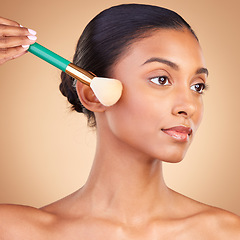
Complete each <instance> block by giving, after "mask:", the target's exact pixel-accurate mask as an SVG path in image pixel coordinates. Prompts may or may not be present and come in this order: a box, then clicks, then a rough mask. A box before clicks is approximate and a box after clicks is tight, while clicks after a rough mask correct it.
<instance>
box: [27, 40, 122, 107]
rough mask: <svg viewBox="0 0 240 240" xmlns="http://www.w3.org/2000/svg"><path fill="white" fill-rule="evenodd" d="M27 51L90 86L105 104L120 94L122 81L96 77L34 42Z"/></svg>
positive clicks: (112, 101)
mask: <svg viewBox="0 0 240 240" xmlns="http://www.w3.org/2000/svg"><path fill="white" fill-rule="evenodd" d="M28 51H29V52H31V53H33V54H34V55H36V56H37V57H39V58H41V59H43V60H44V61H46V62H48V63H50V64H52V65H53V66H55V67H57V68H59V69H60V70H62V71H64V72H65V73H67V74H68V75H70V76H71V77H73V78H74V79H76V80H79V81H80V82H82V83H84V84H86V85H88V86H90V88H91V89H92V90H93V92H94V94H95V96H96V97H97V98H98V100H99V101H100V102H101V103H102V104H103V105H105V106H112V105H114V104H115V103H116V102H117V101H118V100H119V98H120V97H121V95H122V83H121V82H120V81H119V80H116V79H112V78H103V77H97V76H95V75H94V74H93V73H91V72H89V71H86V70H84V69H82V68H80V67H78V66H76V65H75V64H73V63H71V62H70V61H68V60H66V59H65V58H63V57H61V56H59V55H57V54H56V53H54V52H52V51H50V50H49V49H47V48H45V47H43V46H42V45H40V44H38V43H36V42H35V43H34V44H32V45H30V47H29V49H28Z"/></svg>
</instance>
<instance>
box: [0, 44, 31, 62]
mask: <svg viewBox="0 0 240 240" xmlns="http://www.w3.org/2000/svg"><path fill="white" fill-rule="evenodd" d="M25 53H27V51H26V49H24V48H23V47H21V46H19V47H14V48H8V49H0V64H3V63H5V62H7V61H9V60H12V59H15V58H17V57H20V56H22V55H23V54H25Z"/></svg>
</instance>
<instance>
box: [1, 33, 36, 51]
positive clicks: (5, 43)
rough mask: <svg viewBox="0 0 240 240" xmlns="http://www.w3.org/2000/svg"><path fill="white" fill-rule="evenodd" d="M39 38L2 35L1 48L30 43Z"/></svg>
mask: <svg viewBox="0 0 240 240" xmlns="http://www.w3.org/2000/svg"><path fill="white" fill-rule="evenodd" d="M36 40H37V37H36V36H26V37H0V49H4V48H11V47H17V46H20V45H30V44H33V43H34V42H35V41H36Z"/></svg>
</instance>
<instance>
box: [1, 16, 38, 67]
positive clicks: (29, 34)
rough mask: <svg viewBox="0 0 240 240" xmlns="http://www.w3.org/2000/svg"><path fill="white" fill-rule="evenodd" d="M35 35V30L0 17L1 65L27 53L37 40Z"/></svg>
mask: <svg viewBox="0 0 240 240" xmlns="http://www.w3.org/2000/svg"><path fill="white" fill-rule="evenodd" d="M35 35H36V32H35V31H34V30H32V29H28V28H25V27H22V26H21V25H20V24H18V23H17V22H15V21H12V20H9V19H6V18H3V17H0V65H1V64H3V63H5V62H7V61H8V60H12V59H15V58H17V57H20V56H22V55H23V54H25V53H26V52H27V49H28V47H29V45H30V44H33V43H34V42H35V41H36V39H37V37H36V36H35Z"/></svg>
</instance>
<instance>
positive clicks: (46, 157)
mask: <svg viewBox="0 0 240 240" xmlns="http://www.w3.org/2000/svg"><path fill="white" fill-rule="evenodd" d="M135 2H137V3H148V4H155V5H159V6H165V7H168V8H170V9H173V10H175V11H177V12H178V13H180V14H181V15H182V16H183V17H184V18H185V19H186V20H187V21H188V22H189V23H190V24H191V25H192V27H193V29H194V30H195V31H196V32H197V35H198V37H199V38H200V42H201V45H202V48H203V50H204V53H205V58H206V61H207V65H208V68H209V70H210V77H209V85H210V89H209V91H208V92H207V93H206V94H205V96H204V102H205V116H204V120H203V123H202V126H201V127H200V129H199V132H198V135H197V136H196V138H195V142H194V143H193V145H192V146H191V148H190V150H189V152H188V154H187V156H186V157H185V159H184V161H183V162H181V163H179V164H176V165H170V164H166V165H165V167H164V168H165V169H164V173H165V177H166V182H167V183H168V185H169V186H170V187H172V188H174V189H175V190H176V191H179V192H181V193H183V194H185V195H188V196H190V197H192V198H194V199H197V200H199V201H202V202H204V203H207V204H211V205H214V206H218V207H221V208H224V209H227V210H230V211H232V212H235V213H237V214H240V190H239V189H240V188H239V187H240V174H239V173H240V151H239V137H240V121H239V120H240V114H239V102H240V92H239V91H240V79H239V68H240V65H239V55H240V47H239V42H240V33H239V24H240V17H239V9H240V6H239V3H238V2H239V1H238V0H228V1H218V0H212V1H209V0H201V1H191V0H181V1H179V0H169V1H160V0H158V1H157V0H146V1H135ZM120 3H129V1H126V0H122V1H114V0H100V1H97V0H88V1H82V0H69V1H56V0H52V1H50V0H41V1H35V0H25V1H20V0H19V1H18V0H14V1H4V4H1V9H0V15H2V16H4V17H7V18H10V19H14V20H16V21H18V22H19V23H21V24H22V25H24V26H27V27H29V28H32V29H35V30H36V31H37V32H38V42H39V43H41V44H43V45H45V46H46V47H48V48H50V49H51V50H53V51H55V52H57V53H59V54H60V55H62V56H64V57H65V58H67V59H69V60H71V59H72V55H73V53H74V49H75V45H76V42H77V40H78V37H79V35H80V33H81V32H82V30H83V28H84V26H85V25H86V24H87V23H88V22H89V21H90V19H91V18H92V17H94V16H95V15H96V14H97V13H98V12H99V11H101V10H103V9H105V8H107V7H110V6H112V5H115V4H120ZM59 74H60V71H59V70H57V69H55V68H54V67H52V66H51V65H49V64H47V63H45V62H43V61H42V60H40V59H38V58H37V57H35V56H33V55H31V54H27V55H25V56H23V57H21V58H19V59H17V60H15V61H11V62H8V63H6V64H5V65H3V66H1V67H0V76H1V79H0V84H1V87H0V110H1V118H0V133H1V138H0V159H1V165H0V166H1V168H0V202H1V203H6V202H8V203H17V204H26V205H32V206H36V207H40V206H42V205H45V204H48V203H50V202H52V201H55V200H57V199H59V198H61V197H64V196H65V195H67V194H69V193H71V192H72V191H75V190H76V189H78V188H79V187H81V186H82V185H83V184H84V182H85V180H86V178H87V176H88V173H89V169H90V167H91V161H92V157H93V154H94V146H95V138H94V132H92V130H91V129H88V128H87V127H86V120H85V118H84V117H82V116H81V115H80V114H77V113H71V112H70V110H69V105H68V104H67V102H66V100H65V98H64V97H62V95H61V94H60V92H59V91H58V84H59V81H60V80H59Z"/></svg>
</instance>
